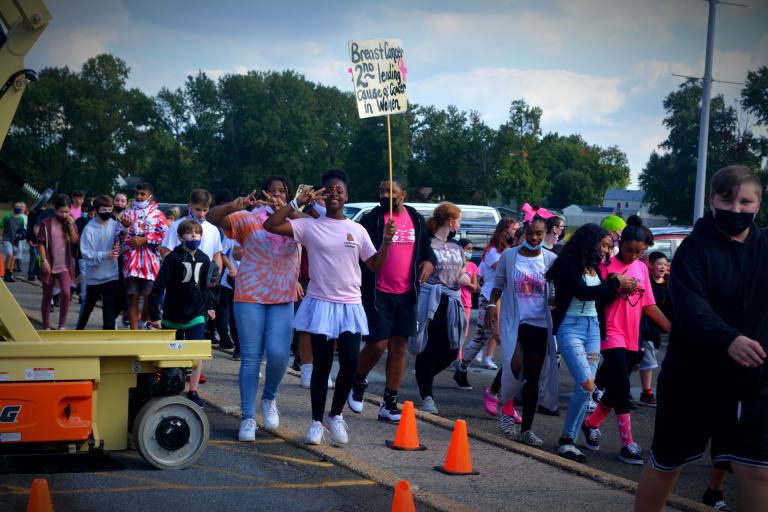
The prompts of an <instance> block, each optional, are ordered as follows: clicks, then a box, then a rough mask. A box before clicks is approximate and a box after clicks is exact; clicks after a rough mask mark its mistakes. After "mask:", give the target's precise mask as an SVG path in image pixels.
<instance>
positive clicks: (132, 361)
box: [0, 0, 211, 472]
mask: <svg viewBox="0 0 768 512" xmlns="http://www.w3.org/2000/svg"><path fill="white" fill-rule="evenodd" d="M50 20H51V14H50V12H49V11H48V9H47V8H46V7H45V4H44V3H43V1H42V0H0V21H2V23H3V24H4V26H5V28H6V32H3V31H0V43H2V46H0V84H2V83H4V84H5V86H4V87H2V89H0V146H2V143H3V141H4V140H5V136H6V134H7V132H8V128H9V127H10V124H11V122H12V120H13V116H14V114H15V112H16V108H17V106H18V104H19V101H20V99H21V95H22V93H23V92H24V88H25V85H26V80H27V79H30V80H36V79H37V78H36V76H35V73H34V71H31V70H26V69H24V56H26V54H27V52H28V51H29V49H30V48H31V47H32V45H33V44H34V43H35V41H36V40H37V39H38V37H39V36H40V34H41V33H42V31H43V30H45V28H46V27H47V26H48V22H49V21H50ZM0 170H2V171H3V174H5V176H6V177H7V178H8V179H10V180H11V181H13V182H14V183H15V184H16V185H17V186H19V187H20V188H21V189H22V190H24V191H25V192H26V193H27V194H29V195H30V196H32V197H33V199H35V205H33V207H32V209H35V207H37V206H38V205H39V204H40V203H44V202H45V200H46V199H47V198H49V197H50V195H51V193H52V192H51V191H50V189H49V190H48V191H46V192H45V193H43V194H39V193H37V192H36V191H35V190H34V189H32V188H31V187H29V185H27V184H26V181H25V180H24V179H23V178H22V177H21V176H19V175H18V174H16V173H15V171H13V169H10V167H9V166H7V165H5V164H4V163H3V165H0ZM175 332H176V331H173V330H162V331H36V330H35V329H34V328H33V327H32V324H31V323H30V322H29V320H28V319H27V317H26V315H25V314H24V312H23V311H22V309H21V308H20V307H19V305H18V303H17V302H16V300H15V299H14V298H13V296H12V295H11V293H10V291H9V290H8V288H7V287H6V286H5V283H2V284H0V459H3V460H2V461H0V472H2V470H3V468H4V467H5V466H7V464H6V462H7V459H8V458H16V460H20V461H23V462H29V461H30V460H34V459H35V457H48V458H50V457H51V454H52V453H54V454H70V455H72V456H74V460H78V459H77V455H78V454H85V455H88V454H99V453H101V451H102V450H125V449H126V448H127V447H128V446H129V437H130V442H131V444H132V445H134V447H135V449H136V450H137V451H138V452H139V454H140V455H141V456H142V457H143V458H144V459H145V460H146V461H147V462H149V463H150V464H152V465H153V466H155V467H157V468H160V469H183V468H185V467H188V466H190V465H191V464H193V463H194V462H195V460H197V459H198V458H199V457H200V456H201V455H202V454H203V452H204V451H205V449H206V446H207V445H208V436H209V431H210V429H209V426H208V419H207V418H206V416H205V413H204V412H203V410H202V409H200V408H199V407H198V406H197V405H195V404H194V403H193V402H192V401H190V400H188V399H187V398H185V397H183V396H181V395H180V393H181V392H182V391H183V390H184V388H185V377H186V374H187V373H188V372H189V371H190V369H192V368H194V367H195V366H196V364H197V360H199V359H211V343H210V341H208V340H201V341H176V339H175ZM45 460H48V459H45ZM83 460H84V459H83ZM66 464H69V462H67V463H66ZM6 469H7V468H6Z"/></svg>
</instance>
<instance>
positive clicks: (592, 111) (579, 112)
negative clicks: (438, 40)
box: [409, 68, 626, 126]
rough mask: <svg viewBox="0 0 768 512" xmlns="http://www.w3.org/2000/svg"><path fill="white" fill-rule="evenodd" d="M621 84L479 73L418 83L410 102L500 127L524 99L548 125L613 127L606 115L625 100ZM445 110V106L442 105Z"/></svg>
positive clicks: (569, 75) (515, 72)
mask: <svg viewBox="0 0 768 512" xmlns="http://www.w3.org/2000/svg"><path fill="white" fill-rule="evenodd" d="M620 84H621V79H620V78H617V77H613V78H612V77H600V76H590V75H579V74H576V73H573V72H572V71H565V70H551V71H550V70H538V69H537V70H529V71H526V70H519V69H506V68H481V69H475V70H472V71H467V72H463V73H446V74H440V75H437V76H436V77H434V78H430V79H426V80H420V81H416V82H414V83H413V85H411V87H410V88H409V97H410V98H412V99H411V101H413V102H415V103H420V104H431V103H439V102H440V100H443V101H448V102H449V103H457V104H460V105H462V108H465V107H466V106H471V108H473V109H477V110H480V111H481V112H482V113H483V114H484V117H485V119H486V120H488V121H490V122H492V123H493V124H499V123H503V122H504V121H505V120H506V116H507V113H508V111H509V105H510V103H511V102H512V101H513V100H516V99H521V98H522V99H525V100H526V101H527V102H528V103H529V104H530V105H536V106H539V107H541V108H542V109H543V110H544V115H543V118H542V120H543V121H546V122H548V123H573V124H575V125H581V124H598V125H603V126H608V125H611V124H612V121H611V120H610V119H609V117H608V116H609V115H610V114H612V113H614V112H616V111H617V110H618V109H619V108H620V107H621V106H622V105H623V104H624V101H625V99H626V96H625V94H624V93H623V92H622V91H621V90H620V87H619V86H620ZM442 106H443V107H444V106H445V105H442Z"/></svg>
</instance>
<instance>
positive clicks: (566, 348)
mask: <svg viewBox="0 0 768 512" xmlns="http://www.w3.org/2000/svg"><path fill="white" fill-rule="evenodd" d="M557 345H558V347H559V348H560V355H561V356H562V358H563V361H565V364H566V366H568V370H569V371H570V372H571V375H572V376H573V380H575V381H576V386H575V388H574V390H573V396H572V397H571V401H570V403H569V404H568V412H567V413H566V415H565V425H564V426H563V434H564V435H566V436H568V437H571V438H573V441H574V442H576V439H577V437H578V435H579V430H580V427H581V423H582V422H583V421H584V415H585V414H586V412H587V402H588V401H589V396H590V395H591V394H592V390H593V389H594V380H595V374H596V373H597V362H598V359H599V357H600V324H599V323H598V321H597V317H596V316H573V315H565V318H564V319H563V323H562V324H560V328H559V329H558V330H557ZM590 380H591V381H592V383H591V385H590V383H589V381H590Z"/></svg>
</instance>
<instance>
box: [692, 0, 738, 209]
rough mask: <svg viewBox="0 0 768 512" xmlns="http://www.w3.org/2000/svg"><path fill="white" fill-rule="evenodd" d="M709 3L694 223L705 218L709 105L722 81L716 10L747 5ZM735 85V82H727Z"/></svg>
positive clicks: (713, 0)
mask: <svg viewBox="0 0 768 512" xmlns="http://www.w3.org/2000/svg"><path fill="white" fill-rule="evenodd" d="M705 1H708V2H709V24H708V26H707V55H706V57H705V60H704V77H703V78H702V80H703V82H704V83H703V91H702V96H701V129H700V131H699V158H698V167H697V168H696V197H695V200H694V203H693V223H694V224H696V221H697V220H699V219H700V218H702V217H703V216H704V197H705V196H706V185H707V149H708V146H709V103H710V98H711V96H712V82H719V81H720V80H713V79H712V54H713V53H714V50H715V9H716V8H717V4H718V3H720V4H726V5H735V6H737V7H746V5H740V4H732V3H729V2H720V1H719V0H705ZM727 83H733V82H727Z"/></svg>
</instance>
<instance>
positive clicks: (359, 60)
mask: <svg viewBox="0 0 768 512" xmlns="http://www.w3.org/2000/svg"><path fill="white" fill-rule="evenodd" d="M349 61H350V63H351V65H352V67H351V68H350V71H351V72H352V82H353V83H354V84H355V98H356V99H357V111H358V113H359V115H360V118H361V119H364V118H366V117H375V116H383V115H386V114H399V113H403V112H406V111H407V110H408V97H407V95H406V87H405V75H406V73H407V72H408V69H407V68H406V67H405V51H404V50H403V41H402V40H400V39H363V40H360V41H350V42H349Z"/></svg>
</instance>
